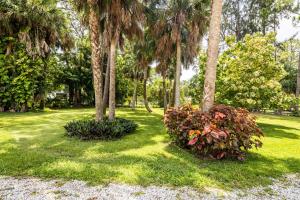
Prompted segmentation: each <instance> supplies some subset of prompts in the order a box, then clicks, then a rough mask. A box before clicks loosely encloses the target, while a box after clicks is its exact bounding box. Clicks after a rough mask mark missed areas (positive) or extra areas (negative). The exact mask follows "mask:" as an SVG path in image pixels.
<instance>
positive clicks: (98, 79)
mask: <svg viewBox="0 0 300 200" xmlns="http://www.w3.org/2000/svg"><path fill="white" fill-rule="evenodd" d="M73 3H74V4H75V6H76V8H77V10H78V11H81V12H83V14H84V16H85V17H86V16H87V18H88V20H87V21H88V26H89V31H90V41H91V49H92V55H91V64H92V71H93V85H94V91H95V107H96V117H95V120H96V121H97V122H99V121H101V120H102V119H103V94H102V92H103V86H102V85H103V76H102V66H101V64H100V63H101V62H100V61H101V55H102V52H100V36H101V34H100V31H101V29H100V28H101V27H100V12H101V11H102V10H103V4H102V2H101V1H99V0H73Z"/></svg>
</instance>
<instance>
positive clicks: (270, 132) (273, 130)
mask: <svg viewBox="0 0 300 200" xmlns="http://www.w3.org/2000/svg"><path fill="white" fill-rule="evenodd" d="M258 125H259V127H260V128H261V129H262V130H263V132H264V133H265V136H266V137H274V138H289V139H300V129H296V128H290V127H287V126H282V125H274V124H266V123H258ZM293 132H298V133H299V134H295V133H293Z"/></svg>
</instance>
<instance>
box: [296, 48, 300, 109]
mask: <svg viewBox="0 0 300 200" xmlns="http://www.w3.org/2000/svg"><path fill="white" fill-rule="evenodd" d="M296 98H297V103H296V111H297V112H299V101H300V99H299V98H300V53H299V61H298V72H297V87H296Z"/></svg>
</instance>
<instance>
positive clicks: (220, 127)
mask: <svg viewBox="0 0 300 200" xmlns="http://www.w3.org/2000/svg"><path fill="white" fill-rule="evenodd" d="M164 123H165V126H166V128H167V130H168V133H169V135H170V136H171V138H172V140H173V141H174V142H175V143H176V144H177V145H179V146H180V147H182V148H186V149H190V150H191V151H192V152H194V153H195V154H197V155H200V156H203V157H211V158H214V159H222V158H226V157H227V158H228V157H231V158H237V159H239V160H244V159H245V152H246V151H247V150H249V149H251V148H253V147H256V148H258V147H261V146H262V142H261V140H260V138H261V137H262V136H263V133H262V131H261V129H260V128H259V127H258V126H257V124H256V121H255V118H254V117H253V116H251V115H250V113H249V112H248V111H247V110H245V109H241V108H237V109H236V108H233V107H231V106H225V105H217V106H214V107H213V108H212V109H210V111H209V112H208V113H204V112H202V111H201V110H199V109H193V108H192V106H191V105H185V106H182V107H179V108H171V109H169V110H167V112H166V114H165V117H164Z"/></svg>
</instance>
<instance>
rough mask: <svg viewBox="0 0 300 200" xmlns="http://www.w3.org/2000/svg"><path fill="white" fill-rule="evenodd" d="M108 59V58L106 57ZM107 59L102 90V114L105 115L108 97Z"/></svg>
mask: <svg viewBox="0 0 300 200" xmlns="http://www.w3.org/2000/svg"><path fill="white" fill-rule="evenodd" d="M108 60H109V58H108ZM109 69H110V67H109V61H108V62H107V66H106V72H105V83H104V92H103V115H106V108H107V103H108V99H109V96H108V95H109V74H110V73H109Z"/></svg>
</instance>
